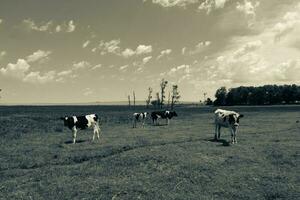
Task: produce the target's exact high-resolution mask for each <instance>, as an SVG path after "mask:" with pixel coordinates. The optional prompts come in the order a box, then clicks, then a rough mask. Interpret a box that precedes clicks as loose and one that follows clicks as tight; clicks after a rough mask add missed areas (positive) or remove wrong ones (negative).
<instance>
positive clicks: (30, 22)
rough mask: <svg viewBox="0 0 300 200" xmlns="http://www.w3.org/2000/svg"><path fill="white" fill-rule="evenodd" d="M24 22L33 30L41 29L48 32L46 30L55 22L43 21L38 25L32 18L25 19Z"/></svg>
mask: <svg viewBox="0 0 300 200" xmlns="http://www.w3.org/2000/svg"><path fill="white" fill-rule="evenodd" d="M23 23H24V24H25V25H26V26H27V27H28V28H29V29H32V30H35V31H41V32H46V31H48V30H50V28H51V26H52V24H53V22H52V21H49V22H44V23H41V24H40V25H36V23H35V22H34V21H33V20H32V19H24V20H23Z"/></svg>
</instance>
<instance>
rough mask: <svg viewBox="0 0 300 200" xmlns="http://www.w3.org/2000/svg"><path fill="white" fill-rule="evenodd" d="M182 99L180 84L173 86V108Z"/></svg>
mask: <svg viewBox="0 0 300 200" xmlns="http://www.w3.org/2000/svg"><path fill="white" fill-rule="evenodd" d="M179 99H180V95H179V92H178V85H173V86H172V102H171V109H172V110H173V108H174V105H175V103H177V102H178V101H179Z"/></svg>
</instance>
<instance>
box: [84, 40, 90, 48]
mask: <svg viewBox="0 0 300 200" xmlns="http://www.w3.org/2000/svg"><path fill="white" fill-rule="evenodd" d="M90 42H91V41H89V40H87V41H85V42H84V43H83V44H82V48H86V47H87V46H88V45H89V44H90Z"/></svg>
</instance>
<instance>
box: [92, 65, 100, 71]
mask: <svg viewBox="0 0 300 200" xmlns="http://www.w3.org/2000/svg"><path fill="white" fill-rule="evenodd" d="M101 67H102V64H98V65H95V66H94V67H92V70H95V69H98V68H101Z"/></svg>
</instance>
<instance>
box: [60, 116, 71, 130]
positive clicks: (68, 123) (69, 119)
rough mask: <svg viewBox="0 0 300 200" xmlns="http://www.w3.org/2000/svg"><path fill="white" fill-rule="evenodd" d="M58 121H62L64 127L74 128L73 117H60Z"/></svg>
mask: <svg viewBox="0 0 300 200" xmlns="http://www.w3.org/2000/svg"><path fill="white" fill-rule="evenodd" d="M60 119H61V120H63V121H64V126H68V127H69V128H72V127H73V126H74V119H73V117H61V118H60Z"/></svg>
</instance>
